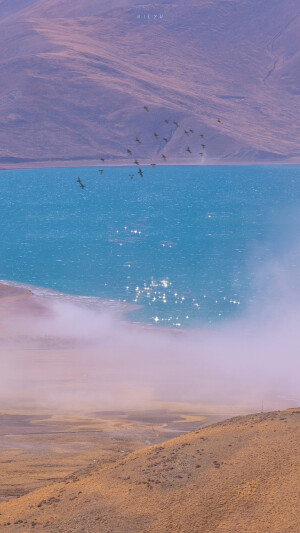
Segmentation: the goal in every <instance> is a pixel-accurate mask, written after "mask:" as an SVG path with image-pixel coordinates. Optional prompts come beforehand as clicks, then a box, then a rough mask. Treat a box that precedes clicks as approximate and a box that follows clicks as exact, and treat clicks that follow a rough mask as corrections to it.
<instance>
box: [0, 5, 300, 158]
mask: <svg viewBox="0 0 300 533" xmlns="http://www.w3.org/2000/svg"><path fill="white" fill-rule="evenodd" d="M299 33H300V27H299V2H298V0H257V1H256V2H253V1H251V0H185V1H183V0H180V1H177V2H176V1H172V0H160V1H159V2H156V3H155V2H150V3H146V4H145V3H143V2H142V1H137V2H135V1H130V0H114V1H113V2H111V1H110V0H101V1H99V0H59V1H58V0H14V1H13V2H12V1H11V0H2V1H0V76H1V84H0V166H2V167H5V166H9V165H17V166H18V165H19V166H24V165H39V164H54V163H55V162H56V163H57V162H60V164H77V163H79V162H85V163H86V164H93V163H95V162H96V161H97V160H99V156H100V155H102V156H103V157H104V158H105V160H106V161H105V163H108V164H109V163H113V164H122V163H123V164H124V163H128V164H129V163H131V162H132V158H131V157H129V156H128V154H127V152H126V148H129V149H132V150H133V152H134V155H135V156H136V157H137V158H138V159H139V162H140V163H141V164H143V163H149V162H152V161H154V162H162V158H161V153H164V154H165V155H166V156H167V162H169V163H185V164H189V163H194V164H195V163H199V162H204V163H227V162H234V163H247V162H248V163H253V162H282V163H284V162H298V163H299V162H300V148H299V145H300V142H299V141H300V134H299V94H300V83H299V82H300V53H299V37H298V36H299ZM145 104H146V105H148V106H149V113H147V112H146V111H145V110H144V109H143V106H144V105H145ZM218 117H220V119H221V122H218ZM165 119H169V123H168V124H167V123H165V122H164V120H165ZM173 121H178V122H179V124H180V127H179V128H177V127H176V126H175V125H174V124H173ZM184 129H186V130H187V132H188V133H189V136H188V135H187V134H185V133H184ZM190 129H193V130H194V132H195V133H194V134H193V133H191V132H189V130H190ZM154 132H157V133H158V135H159V139H158V140H156V139H155V137H154V135H153V133H154ZM199 133H202V134H204V141H203V140H202V139H201V137H199ZM136 135H137V136H138V137H140V139H141V141H142V143H141V144H140V145H138V146H137V143H136V142H135V137H136ZM163 137H166V139H167V141H168V142H167V143H166V142H165V141H164V140H163ZM202 143H203V144H205V145H206V146H205V148H204V149H202V148H201V144H202ZM187 146H189V147H190V149H191V152H192V154H190V153H189V152H187V151H186V149H187ZM199 152H204V155H203V156H200V155H199ZM76 162H77V163H76Z"/></svg>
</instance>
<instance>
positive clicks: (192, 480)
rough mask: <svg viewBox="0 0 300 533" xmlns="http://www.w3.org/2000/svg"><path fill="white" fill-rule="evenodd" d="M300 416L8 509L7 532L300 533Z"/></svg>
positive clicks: (90, 473) (193, 444) (137, 463)
mask: <svg viewBox="0 0 300 533" xmlns="http://www.w3.org/2000/svg"><path fill="white" fill-rule="evenodd" d="M299 443H300V409H291V410H288V411H281V412H271V413H265V414H263V413H262V414H256V415H249V416H244V417H236V418H233V419H231V420H228V421H225V422H221V423H218V424H215V425H213V426H209V427H206V428H204V429H201V430H197V431H195V432H193V433H189V434H186V435H184V436H182V437H178V438H176V439H173V440H170V441H168V442H166V443H164V444H162V445H156V446H152V447H150V448H147V449H146V450H141V451H137V452H134V453H132V454H129V455H128V456H127V457H124V458H123V459H121V460H118V461H117V462H115V463H114V464H111V465H108V466H105V467H103V468H100V469H99V468H96V467H95V469H94V470H91V469H88V470H83V471H80V472H78V473H75V474H74V475H72V476H70V477H69V478H68V479H66V480H65V481H64V482H61V483H56V484H53V485H51V486H49V487H46V488H43V489H40V490H37V491H34V492H32V493H31V494H28V495H26V496H23V497H21V498H19V499H17V500H13V501H10V502H6V503H3V504H2V505H1V506H0V513H1V515H0V520H1V522H0V527H1V531H2V530H3V531H8V532H18V531H33V530H34V531H39V532H40V531H45V530H46V531H49V532H55V533H59V532H64V533H67V532H72V533H74V532H84V533H88V532H93V533H96V532H97V533H98V532H100V531H101V533H102V532H103V533H108V532H110V533H113V532H114V533H117V532H118V533H125V532H126V533H131V532H134V533H136V532H137V531H138V532H144V533H150V532H159V533H163V532H172V533H173V532H176V533H177V532H181V533H219V532H222V533H225V532H226V533H268V532H270V533H288V532H289V533H297V532H299V531H300V518H299V509H300V500H299V481H300V446H299Z"/></svg>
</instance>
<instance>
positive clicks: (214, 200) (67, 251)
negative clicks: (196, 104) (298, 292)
mask: <svg viewBox="0 0 300 533" xmlns="http://www.w3.org/2000/svg"><path fill="white" fill-rule="evenodd" d="M299 170H300V167H299V166H223V167H222V166H210V167H205V166H186V167H184V166H177V167H175V166H174V167H171V166H161V167H157V168H156V169H155V170H152V169H151V167H144V168H143V172H144V177H143V178H140V177H139V176H138V174H137V169H136V168H128V167H126V168H125V167H110V168H107V167H106V168H105V169H104V172H103V175H100V174H99V172H98V169H96V168H63V169H61V168H59V169H57V168H55V169H35V170H9V171H8V170H4V171H1V172H0V176H1V190H0V205H1V212H0V222H1V242H0V278H1V279H3V280H10V281H15V282H18V283H26V284H30V285H34V286H38V287H44V288H49V289H54V290H55V291H59V292H63V293H67V294H71V295H81V296H94V297H101V298H105V299H117V300H121V301H126V302H129V303H135V304H138V305H139V306H140V308H139V309H138V310H136V311H135V312H134V313H132V319H134V320H138V321H143V322H147V323H151V324H157V325H159V326H162V325H166V326H171V327H190V326H192V327H195V326H197V325H203V324H209V323H215V322H219V321H222V320H227V319H232V318H235V317H239V316H242V315H243V313H245V312H247V310H248V309H249V307H251V306H252V305H253V303H254V302H257V301H259V299H260V298H261V296H262V292H263V287H264V283H262V281H261V275H260V273H261V272H262V271H264V270H265V269H266V265H268V264H269V263H270V262H272V261H274V260H276V261H277V260H280V258H281V257H282V256H284V254H286V253H288V251H289V248H290V247H292V246H293V245H294V243H295V242H297V241H299V237H300V224H299V221H300V216H299V214H300V172H299ZM130 173H134V174H135V177H134V179H133V180H131V179H130V177H129V174H130ZM78 176H80V178H81V180H82V182H83V184H84V185H85V188H84V189H81V188H80V186H79V184H78V183H77V181H76V180H77V177H78ZM294 268H295V269H296V268H297V265H296V264H295V265H294ZM264 275H266V274H264ZM267 277H268V276H267Z"/></svg>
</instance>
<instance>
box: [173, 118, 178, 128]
mask: <svg viewBox="0 0 300 533" xmlns="http://www.w3.org/2000/svg"><path fill="white" fill-rule="evenodd" d="M173 124H175V126H176V128H179V124H178V122H176V121H175V120H174V122H173Z"/></svg>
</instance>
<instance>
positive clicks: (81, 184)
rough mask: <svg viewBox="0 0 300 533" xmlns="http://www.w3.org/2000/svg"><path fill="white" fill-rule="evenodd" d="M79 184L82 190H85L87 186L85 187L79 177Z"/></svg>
mask: <svg viewBox="0 0 300 533" xmlns="http://www.w3.org/2000/svg"><path fill="white" fill-rule="evenodd" d="M77 183H79V185H80V187H81V188H82V189H84V187H85V186H84V185H83V183H82V181H81V179H80V178H79V177H78V178H77Z"/></svg>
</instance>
